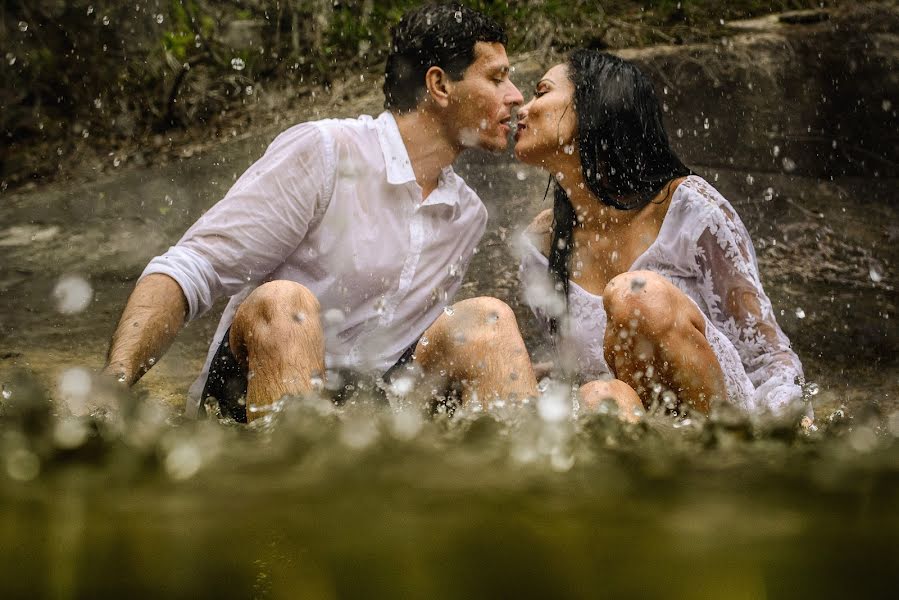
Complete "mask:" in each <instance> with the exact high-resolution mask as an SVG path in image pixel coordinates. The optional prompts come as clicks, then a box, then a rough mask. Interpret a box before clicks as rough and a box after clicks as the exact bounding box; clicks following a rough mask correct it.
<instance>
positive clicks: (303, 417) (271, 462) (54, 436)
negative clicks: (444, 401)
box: [0, 383, 899, 598]
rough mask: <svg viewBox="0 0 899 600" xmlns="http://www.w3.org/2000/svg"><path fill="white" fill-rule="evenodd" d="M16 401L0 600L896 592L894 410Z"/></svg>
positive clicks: (897, 425) (898, 493)
mask: <svg viewBox="0 0 899 600" xmlns="http://www.w3.org/2000/svg"><path fill="white" fill-rule="evenodd" d="M24 385H25V384H24V383H20V384H18V387H17V388H16V389H15V397H16V398H19V399H20V401H19V402H13V403H12V404H10V403H7V405H6V410H5V414H4V416H3V419H2V424H0V444H2V446H3V457H4V464H3V465H2V466H3V468H2V469H0V506H2V507H3V510H2V511H0V547H2V548H4V549H6V550H7V552H6V553H5V554H6V558H5V560H4V561H3V562H2V563H0V565H2V566H0V576H2V578H0V581H3V584H2V585H0V588H3V589H5V590H7V593H8V595H5V597H17V596H20V595H21V596H28V597H44V596H46V597H97V596H99V595H105V594H106V593H116V594H117V595H139V596H145V595H152V596H154V597H155V596H158V595H177V596H185V597H193V596H197V595H204V596H211V595H224V596H227V597H232V596H235V597H247V596H251V595H253V596H259V597H314V598H330V597H345V596H364V597H378V596H381V597H427V598H460V597H470V596H487V595H498V596H501V597H512V596H519V595H524V596H526V597H554V598H555V597H561V598H588V597H589V598H592V597H596V596H606V595H609V596H633V597H664V598H696V597H706V598H721V597H728V598H731V597H746V598H763V597H764V598H779V597H783V598H795V597H815V598H822V597H838V596H844V595H851V596H852V597H878V596H886V595H887V594H889V593H891V592H892V591H893V590H894V589H895V583H896V582H897V579H896V573H897V570H896V568H897V567H899V564H897V562H899V559H897V553H896V547H897V541H899V513H897V512H896V509H895V507H896V506H897V502H899V443H897V438H899V414H893V415H892V416H889V417H887V418H873V417H872V418H871V419H870V420H868V421H864V422H861V421H859V420H857V419H853V418H849V417H848V416H843V417H841V416H840V415H833V416H832V418H830V419H822V420H821V427H820V428H819V430H818V431H814V432H810V433H803V432H800V431H797V430H796V429H795V428H794V427H791V426H788V425H778V424H774V423H767V424H765V423H754V424H753V423H749V422H747V421H745V420H743V419H741V418H739V417H737V416H736V415H728V414H722V415H719V416H717V417H715V418H714V419H712V420H711V421H708V422H704V421H700V420H696V419H692V420H689V421H684V420H675V419H672V418H670V417H668V416H663V415H654V416H647V417H646V418H645V419H644V421H643V422H642V423H640V424H638V425H635V426H631V425H622V424H620V423H619V422H618V420H617V419H616V418H615V417H614V416H613V415H593V416H589V417H581V418H575V419H568V418H562V419H557V418H556V415H555V413H554V412H553V411H551V410H549V411H548V410H545V408H546V407H543V406H533V405H529V406H524V407H520V408H514V409H513V408H511V407H508V406H505V407H496V406H494V407H483V410H467V411H458V412H457V414H455V415H454V417H453V418H452V419H449V418H447V417H446V416H445V415H444V416H441V415H438V416H436V417H434V418H425V417H423V416H422V415H421V414H420V413H419V412H418V411H415V410H412V409H411V408H409V407H404V406H403V404H402V402H401V401H400V400H395V407H394V408H393V409H390V408H386V409H385V408H381V407H375V406H373V405H371V404H369V403H366V402H365V401H362V400H359V401H357V402H353V403H350V404H348V405H347V406H345V407H343V408H341V409H335V408H334V407H333V406H332V405H331V404H330V403H329V402H327V401H324V400H316V399H314V398H310V399H306V400H305V401H299V400H297V401H295V402H292V403H289V404H286V407H285V409H284V410H283V411H282V412H280V413H278V414H276V415H273V416H271V417H267V418H266V419H263V420H261V421H258V422H257V423H256V424H254V425H253V426H252V427H250V428H244V427H236V426H228V425H227V424H224V425H223V424H219V423H218V422H214V421H207V422H198V423H193V422H185V423H181V422H178V421H177V418H174V417H172V416H171V415H167V414H166V413H165V412H164V411H155V410H152V409H150V408H148V407H150V406H152V405H151V404H148V403H139V404H137V405H136V406H138V407H142V408H139V409H137V410H135V411H133V412H132V414H131V415H130V416H126V417H125V418H123V419H122V420H121V421H119V422H118V423H116V424H112V423H109V422H106V421H102V420H99V421H97V420H90V419H82V420H75V421H73V420H56V419H53V418H52V417H50V415H49V412H48V410H49V407H48V405H47V404H46V403H44V402H42V401H41V398H40V397H39V396H34V397H33V398H32V399H33V400H34V402H27V401H24V400H22V399H23V398H25V397H27V392H26V391H25V387H23V386H24ZM10 407H12V408H10ZM173 419H174V420H173ZM26 432H27V433H26Z"/></svg>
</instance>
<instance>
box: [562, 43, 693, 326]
mask: <svg viewBox="0 0 899 600" xmlns="http://www.w3.org/2000/svg"><path fill="white" fill-rule="evenodd" d="M568 78H569V79H570V80H571V82H572V84H574V99H573V101H574V110H575V115H576V117H577V133H576V135H577V142H578V150H579V153H580V159H581V170H582V172H583V176H584V181H585V182H586V185H587V187H588V188H589V190H590V191H591V192H592V193H593V195H594V196H595V197H596V198H597V201H598V202H602V203H603V204H605V205H607V206H611V207H614V208H617V209H619V210H636V209H639V208H643V207H644V206H646V205H647V204H648V203H649V202H651V201H652V199H653V198H654V197H655V196H656V195H657V194H658V193H659V192H660V191H661V190H662V188H663V187H665V186H666V185H667V184H668V183H669V182H670V181H671V180H672V179H676V178H678V177H683V176H686V175H690V174H691V173H692V171H690V169H688V168H687V167H685V166H684V164H683V163H682V162H681V161H680V159H679V158H678V157H677V155H676V154H675V153H674V151H673V150H672V149H671V146H670V144H669V142H668V134H667V133H665V126H664V124H663V123H662V110H661V107H660V106H659V101H658V98H657V97H656V95H655V92H654V91H653V88H652V83H651V82H650V80H649V78H648V77H646V75H644V74H643V73H642V72H641V71H640V70H639V69H638V68H637V67H636V65H634V64H632V63H630V62H628V61H626V60H623V59H621V58H618V57H617V56H613V55H611V54H607V53H605V52H600V51H598V50H586V49H583V50H576V51H574V52H573V53H572V54H571V56H570V57H569V59H568ZM576 223H577V215H576V214H575V212H574V207H573V206H572V205H571V200H570V199H569V197H568V194H567V193H566V192H565V190H564V188H563V187H562V186H561V185H560V184H559V182H556V185H555V190H554V200H553V230H552V242H551V244H550V253H549V270H550V274H551V276H552V279H553V280H554V282H555V284H556V287H557V289H561V291H562V292H563V294H564V296H565V298H566V299H567V298H568V292H569V289H570V285H569V280H568V277H569V270H568V261H569V258H570V256H571V242H572V237H573V233H574V226H575V225H576ZM551 329H553V330H555V329H556V324H555V322H553V323H551Z"/></svg>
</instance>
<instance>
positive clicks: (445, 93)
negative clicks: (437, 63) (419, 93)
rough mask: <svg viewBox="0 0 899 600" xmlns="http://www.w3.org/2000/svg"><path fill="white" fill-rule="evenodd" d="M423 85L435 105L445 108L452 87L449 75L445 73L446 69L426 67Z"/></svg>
mask: <svg viewBox="0 0 899 600" xmlns="http://www.w3.org/2000/svg"><path fill="white" fill-rule="evenodd" d="M425 87H426V88H427V90H428V96H429V97H430V98H431V100H433V101H434V102H435V103H436V104H437V106H441V107H443V108H446V106H447V105H448V104H449V96H450V91H451V90H452V87H453V82H452V80H450V78H449V75H447V74H446V71H444V70H443V69H441V68H440V67H431V68H430V69H428V72H427V73H425Z"/></svg>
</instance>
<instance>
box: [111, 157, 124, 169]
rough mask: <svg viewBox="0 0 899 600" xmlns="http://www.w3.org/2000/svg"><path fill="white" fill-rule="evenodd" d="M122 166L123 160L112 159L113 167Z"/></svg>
mask: <svg viewBox="0 0 899 600" xmlns="http://www.w3.org/2000/svg"><path fill="white" fill-rule="evenodd" d="M120 164H122V159H120V158H119V157H118V156H116V157H115V158H113V159H112V166H114V167H117V166H119V165H120Z"/></svg>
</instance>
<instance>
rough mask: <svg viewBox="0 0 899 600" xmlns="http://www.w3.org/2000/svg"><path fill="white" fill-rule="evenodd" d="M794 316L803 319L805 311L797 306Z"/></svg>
mask: <svg viewBox="0 0 899 600" xmlns="http://www.w3.org/2000/svg"><path fill="white" fill-rule="evenodd" d="M796 318H797V319H804V318H805V311H804V310H802V308H797V309H796Z"/></svg>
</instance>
